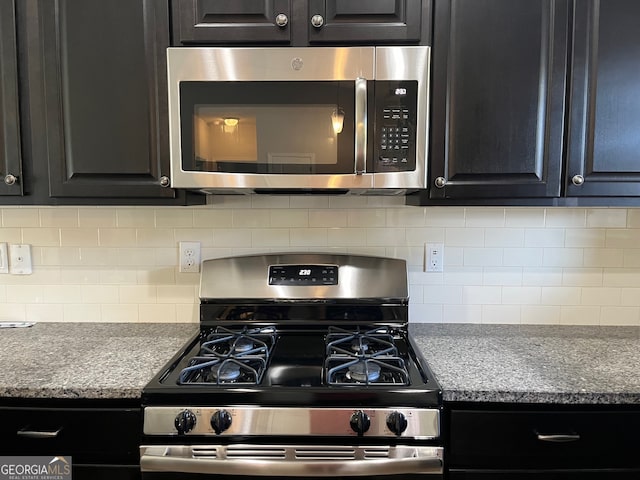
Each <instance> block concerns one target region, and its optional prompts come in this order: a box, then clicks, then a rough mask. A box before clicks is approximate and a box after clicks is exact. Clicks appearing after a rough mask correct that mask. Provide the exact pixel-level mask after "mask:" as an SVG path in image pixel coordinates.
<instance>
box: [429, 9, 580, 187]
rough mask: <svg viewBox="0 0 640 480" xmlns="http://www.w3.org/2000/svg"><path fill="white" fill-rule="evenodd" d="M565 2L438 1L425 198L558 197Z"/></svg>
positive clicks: (566, 30)
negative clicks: (428, 186)
mask: <svg viewBox="0 0 640 480" xmlns="http://www.w3.org/2000/svg"><path fill="white" fill-rule="evenodd" d="M569 3H570V2H569V1H568V0H435V11H434V15H435V20H434V41H433V52H434V60H433V95H432V99H433V119H432V135H431V159H430V165H431V175H430V180H431V185H430V189H431V198H438V199H443V198H453V199H455V198H487V197H490V198H495V197H501V198H518V197H558V196H559V195H560V185H561V171H562V168H561V165H562V148H563V122H564V104H565V92H566V88H565V87H566V78H567V60H566V59H567V49H568V43H567V41H568V33H569Z"/></svg>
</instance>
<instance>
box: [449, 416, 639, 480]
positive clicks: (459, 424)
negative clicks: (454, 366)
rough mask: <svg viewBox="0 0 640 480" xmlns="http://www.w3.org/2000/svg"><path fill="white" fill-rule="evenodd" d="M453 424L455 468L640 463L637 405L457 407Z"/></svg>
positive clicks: (624, 465) (599, 466) (594, 466)
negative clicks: (544, 409) (573, 409)
mask: <svg viewBox="0 0 640 480" xmlns="http://www.w3.org/2000/svg"><path fill="white" fill-rule="evenodd" d="M450 428H451V435H450V438H451V441H450V442H451V445H450V448H449V452H448V455H449V465H450V467H451V468H455V469H523V470H524V469H574V468H575V469H603V468H627V469H635V470H636V471H637V470H638V469H639V468H640V459H639V458H638V456H637V448H636V446H637V440H636V438H637V431H638V429H639V428H640V412H637V411H630V412H615V411H610V412H607V411H583V412H539V411H518V412H507V411H504V412H502V411H480V410H479V411H472V410H455V411H453V412H452V413H451V424H450ZM541 435H545V436H546V437H540V436H541ZM552 436H553V437H552ZM559 436H565V437H559ZM553 439H555V440H556V441H552V440H553ZM562 439H564V440H565V441H559V440H562Z"/></svg>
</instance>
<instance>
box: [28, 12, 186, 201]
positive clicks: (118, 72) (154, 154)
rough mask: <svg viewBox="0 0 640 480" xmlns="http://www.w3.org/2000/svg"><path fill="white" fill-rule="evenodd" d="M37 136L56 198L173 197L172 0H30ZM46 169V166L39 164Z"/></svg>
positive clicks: (37, 152) (35, 147)
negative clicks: (167, 184) (166, 179)
mask: <svg viewBox="0 0 640 480" xmlns="http://www.w3.org/2000/svg"><path fill="white" fill-rule="evenodd" d="M23 5H24V8H25V12H24V17H25V18H26V27H25V28H26V30H27V32H28V33H27V35H26V38H28V41H30V42H31V43H30V44H29V48H28V49H27V48H25V52H24V54H25V55H27V56H28V58H29V60H28V62H29V103H30V109H31V112H30V115H31V119H30V121H29V122H30V123H29V125H30V126H29V128H30V135H31V143H32V155H33V157H34V162H35V161H39V159H41V158H45V159H46V161H47V162H48V168H49V194H50V196H52V197H111V198H116V197H128V198H144V197H151V198H167V199H170V198H174V197H175V196H176V193H175V191H173V190H172V189H170V188H163V187H162V186H161V182H162V179H163V178H162V177H163V176H168V175H169V173H168V172H169V145H168V120H167V93H166V88H167V86H166V52H165V49H166V47H167V46H168V43H169V6H168V2H167V0H110V1H108V2H104V1H102V0H24V4H23ZM36 173H38V172H36Z"/></svg>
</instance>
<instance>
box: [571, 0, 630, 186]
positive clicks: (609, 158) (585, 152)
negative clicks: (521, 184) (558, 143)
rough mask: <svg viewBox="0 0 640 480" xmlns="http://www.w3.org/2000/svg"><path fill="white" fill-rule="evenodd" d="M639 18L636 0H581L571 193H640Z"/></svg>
mask: <svg viewBox="0 0 640 480" xmlns="http://www.w3.org/2000/svg"><path fill="white" fill-rule="evenodd" d="M639 18H640V2H638V1H636V0H577V1H576V6H575V34H574V35H575V38H574V52H573V59H572V60H573V68H572V71H573V81H572V85H571V111H570V114H571V117H570V127H569V149H568V170H567V178H568V183H567V194H568V195H572V196H616V195H617V196H626V195H633V196H639V195H640V62H638V59H639V58H640V22H639V20H638V19H639ZM576 175H580V176H582V178H583V179H584V183H582V184H580V182H579V181H576V183H578V185H576V184H574V183H573V182H572V179H573V178H574V176H576Z"/></svg>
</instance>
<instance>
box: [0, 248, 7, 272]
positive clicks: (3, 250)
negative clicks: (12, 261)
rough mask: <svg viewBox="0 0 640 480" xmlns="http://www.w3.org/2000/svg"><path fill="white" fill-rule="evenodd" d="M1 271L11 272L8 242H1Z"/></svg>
mask: <svg viewBox="0 0 640 480" xmlns="http://www.w3.org/2000/svg"><path fill="white" fill-rule="evenodd" d="M0 273H9V259H8V257H7V244H6V243H0Z"/></svg>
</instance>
